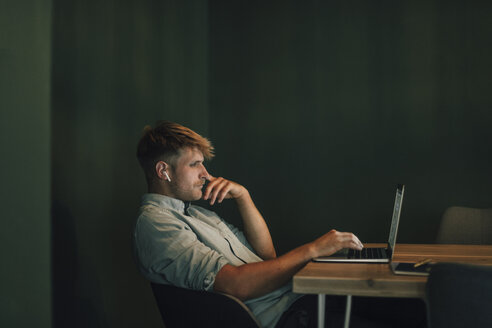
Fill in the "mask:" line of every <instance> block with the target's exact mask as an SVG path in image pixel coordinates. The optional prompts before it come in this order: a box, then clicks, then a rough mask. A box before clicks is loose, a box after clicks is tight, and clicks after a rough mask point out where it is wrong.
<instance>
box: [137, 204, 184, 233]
mask: <svg viewBox="0 0 492 328" xmlns="http://www.w3.org/2000/svg"><path fill="white" fill-rule="evenodd" d="M136 225H137V227H138V226H148V225H151V226H156V225H179V226H182V225H185V223H184V222H183V221H182V220H180V218H179V215H178V213H177V212H176V211H175V210H173V209H170V208H165V207H160V206H154V205H150V204H144V205H142V206H141V207H140V209H139V212H138V215H137V221H136Z"/></svg>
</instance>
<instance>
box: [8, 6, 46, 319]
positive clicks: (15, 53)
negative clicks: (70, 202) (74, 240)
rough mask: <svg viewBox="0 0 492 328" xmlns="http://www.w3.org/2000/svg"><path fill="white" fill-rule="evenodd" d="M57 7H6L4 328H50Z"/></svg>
mask: <svg viewBox="0 0 492 328" xmlns="http://www.w3.org/2000/svg"><path fill="white" fill-rule="evenodd" d="M50 44H51V1H50V0H42V1H2V2H1V5H0V149H1V151H2V152H1V164H0V181H1V182H0V185H1V186H0V204H1V206H2V208H1V214H0V220H1V224H2V227H1V229H0V258H1V264H0V327H51V322H52V321H51V279H50V258H51V256H50V235H51V233H50V230H51V225H50V213H49V211H50V180H51V178H50V126H51V123H50V89H51V88H50V77H51V73H50V62H51V59H50V55H51V50H50Z"/></svg>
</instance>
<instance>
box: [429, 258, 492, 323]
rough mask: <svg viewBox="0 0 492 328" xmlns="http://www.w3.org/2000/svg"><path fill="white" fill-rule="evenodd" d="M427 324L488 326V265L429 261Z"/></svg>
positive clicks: (491, 270)
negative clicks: (430, 263) (433, 262)
mask: <svg viewBox="0 0 492 328" xmlns="http://www.w3.org/2000/svg"><path fill="white" fill-rule="evenodd" d="M426 294H427V295H426V296H427V297H426V302H427V317H428V321H427V322H428V325H429V328H462V327H492V267H491V266H482V265H469V264H457V263H437V264H435V265H433V267H432V269H431V271H430V275H429V279H428V280H427V284H426Z"/></svg>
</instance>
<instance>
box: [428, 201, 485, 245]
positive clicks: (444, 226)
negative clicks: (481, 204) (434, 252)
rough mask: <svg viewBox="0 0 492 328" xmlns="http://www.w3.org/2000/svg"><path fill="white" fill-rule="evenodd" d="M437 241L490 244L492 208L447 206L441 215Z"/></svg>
mask: <svg viewBox="0 0 492 328" xmlns="http://www.w3.org/2000/svg"><path fill="white" fill-rule="evenodd" d="M437 243H439V244H492V208H489V209H478V208H468V207H459V206H451V207H449V208H447V209H446V210H445V211H444V213H443V215H442V220H441V226H440V227H439V232H438V235H437Z"/></svg>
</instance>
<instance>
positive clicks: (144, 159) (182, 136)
mask: <svg viewBox="0 0 492 328" xmlns="http://www.w3.org/2000/svg"><path fill="white" fill-rule="evenodd" d="M185 147H190V148H197V149H198V150H200V151H201V152H202V154H203V157H205V159H207V160H210V159H212V158H213V157H214V147H213V146H212V144H211V143H210V141H209V140H208V139H207V138H204V137H202V136H201V135H199V134H198V133H196V132H195V131H193V130H191V129H189V128H187V127H185V126H182V125H180V124H178V123H174V122H169V121H159V122H157V123H156V125H155V126H154V127H153V128H152V127H151V126H150V125H147V126H145V127H144V130H143V136H142V138H141V139H140V141H139V143H138V146H137V158H138V161H139V163H140V166H141V167H142V169H143V170H144V172H145V175H146V177H147V180H148V179H149V178H151V177H152V176H153V172H154V167H155V165H156V163H157V162H158V161H160V160H164V161H172V160H173V158H174V157H175V156H176V155H178V154H179V151H180V150H181V149H183V148H185Z"/></svg>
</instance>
